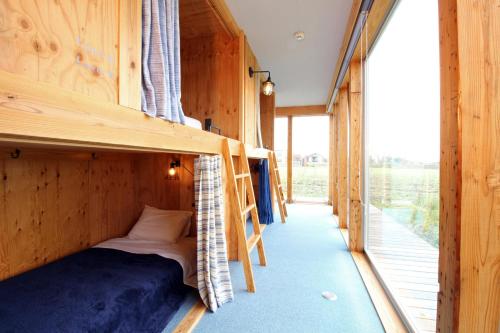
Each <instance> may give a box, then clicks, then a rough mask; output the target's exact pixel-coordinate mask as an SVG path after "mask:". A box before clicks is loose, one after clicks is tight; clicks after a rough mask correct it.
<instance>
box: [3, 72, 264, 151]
mask: <svg viewBox="0 0 500 333" xmlns="http://www.w3.org/2000/svg"><path fill="white" fill-rule="evenodd" d="M223 139H225V137H223V136H220V135H217V134H213V133H209V132H206V131H202V130H199V129H195V128H191V127H188V126H184V125H181V124H176V123H171V122H168V121H164V120H161V119H157V118H150V117H148V116H146V115H145V114H144V113H142V112H140V111H137V110H134V109H130V108H126V107H123V106H120V105H116V104H113V103H107V102H97V101H93V100H92V99H91V98H89V97H88V96H85V95H82V94H79V93H75V92H72V91H69V90H64V89H60V88H55V87H54V86H53V85H50V84H46V83H42V82H37V81H33V80H30V79H22V80H19V76H18V75H14V74H11V73H8V72H5V71H0V143H2V144H4V145H5V144H8V145H13V146H15V145H36V146H49V147H64V148H80V149H112V150H121V151H142V152H144V151H147V152H174V153H188V154H221V153H222V142H223ZM229 142H230V147H231V153H232V154H233V155H235V156H237V155H239V141H237V140H233V139H229ZM248 155H249V157H251V158H267V157H268V150H266V149H259V148H252V147H248Z"/></svg>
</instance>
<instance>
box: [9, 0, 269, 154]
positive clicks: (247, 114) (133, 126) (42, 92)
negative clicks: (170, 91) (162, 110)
mask: <svg viewBox="0 0 500 333" xmlns="http://www.w3.org/2000/svg"><path fill="white" fill-rule="evenodd" d="M179 11H180V34H181V57H182V60H181V61H182V66H181V68H182V82H183V85H182V103H183V105H184V109H185V113H186V115H187V116H190V117H193V118H196V119H198V120H199V121H200V122H203V120H204V119H205V118H211V119H212V120H214V121H215V123H216V125H217V126H218V127H219V128H222V133H221V134H222V135H218V134H215V133H211V132H208V131H203V130H200V129H196V128H192V127H189V126H185V125H181V124H177V123H172V122H168V121H164V120H161V119H157V118H151V117H148V116H147V115H145V114H144V113H143V112H141V111H140V109H141V78H142V77H141V52H142V48H141V45H142V41H141V34H142V15H141V13H142V1H141V0H133V1H121V0H112V1H108V2H97V3H94V2H90V1H88V2H87V1H81V2H77V3H75V4H74V5H71V4H69V3H65V2H41V3H39V4H38V6H23V4H22V2H17V1H3V2H2V3H1V4H0V12H3V13H6V14H8V15H6V16H5V17H6V20H5V21H3V23H2V25H3V27H2V29H0V30H1V32H0V46H1V47H0V50H1V51H0V58H1V59H2V60H0V144H1V145H4V146H16V147H18V146H36V147H38V146H43V147H63V148H78V149H91V150H96V149H105V150H109V149H111V150H121V151H142V152H176V153H189V154H220V153H222V142H223V139H225V137H228V138H230V140H229V142H230V147H231V152H232V154H233V155H239V142H240V141H241V142H244V143H245V144H247V147H248V148H247V154H248V156H249V157H251V158H267V157H268V151H267V150H266V149H259V148H254V147H255V145H256V140H255V139H254V136H255V126H256V124H255V118H256V112H257V111H256V110H255V107H256V106H255V103H253V105H252V104H251V103H249V102H248V101H247V99H249V98H248V96H250V95H251V93H248V91H247V90H248V89H255V84H251V83H249V84H246V82H245V81H246V80H247V78H246V77H245V75H244V72H245V71H244V68H245V67H246V66H247V65H248V61H247V60H246V59H248V58H251V57H249V56H248V53H251V49H250V48H249V46H248V44H245V43H246V41H245V37H244V35H243V33H242V32H241V31H240V29H239V28H238V25H237V24H236V22H235V21H234V19H233V17H232V16H231V13H230V12H229V10H228V9H227V7H226V5H225V3H224V1H221V0H183V1H181V2H180V9H179ZM200 41H204V42H202V43H200ZM198 45H200V46H199V47H198ZM228 45H229V46H230V47H228ZM252 55H253V54H252ZM228 58H230V60H231V61H230V62H229V64H228V65H227V66H225V64H227V63H228V61H227V60H228ZM253 61H254V63H256V60H255V57H253ZM254 65H255V64H254ZM211 73H215V74H213V75H212V74H211ZM218 73H219V74H220V73H224V74H223V75H222V74H220V75H219V74H218ZM207 82H211V83H214V84H212V85H211V84H207ZM253 94H254V95H255V90H254V92H253ZM252 117H254V118H253V119H252ZM249 133H250V134H249Z"/></svg>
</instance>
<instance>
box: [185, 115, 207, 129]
mask: <svg viewBox="0 0 500 333" xmlns="http://www.w3.org/2000/svg"><path fill="white" fill-rule="evenodd" d="M184 118H185V120H186V123H185V125H186V126H189V127H193V128H197V129H203V127H202V126H201V121H199V120H198V119H194V118H190V117H187V116H185V117H184Z"/></svg>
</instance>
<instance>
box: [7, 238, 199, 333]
mask: <svg viewBox="0 0 500 333" xmlns="http://www.w3.org/2000/svg"><path fill="white" fill-rule="evenodd" d="M183 276H184V274H183V269H182V265H181V264H180V263H179V262H178V261H176V260H174V259H170V258H165V257H163V256H160V255H157V254H137V253H130V252H125V251H121V250H116V249H111V248H90V249H87V250H84V251H81V252H78V253H76V254H73V255H70V256H68V257H65V258H63V259H60V260H58V261H55V262H53V263H51V264H48V265H46V266H42V267H40V268H37V269H35V270H32V271H29V272H26V273H23V274H21V275H18V276H16V277H13V278H10V279H8V280H5V281H3V282H1V283H0V323H1V325H0V331H1V332H161V331H162V330H163V329H164V328H165V327H166V326H167V324H168V322H169V321H170V319H171V318H172V316H173V315H174V314H175V312H176V311H177V310H178V308H179V307H180V305H181V304H182V302H183V301H184V298H185V296H186V294H187V293H188V292H189V291H190V290H192V288H191V287H189V286H187V285H185V284H184V283H183V281H184V278H183Z"/></svg>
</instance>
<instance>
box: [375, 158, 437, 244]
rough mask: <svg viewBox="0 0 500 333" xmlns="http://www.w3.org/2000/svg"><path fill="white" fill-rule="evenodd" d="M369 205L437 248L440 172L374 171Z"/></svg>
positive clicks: (415, 170)
mask: <svg viewBox="0 0 500 333" xmlns="http://www.w3.org/2000/svg"><path fill="white" fill-rule="evenodd" d="M369 186H370V190H369V201H370V203H371V204H372V205H374V206H376V207H377V208H379V209H381V210H383V212H384V213H386V214H388V215H389V216H391V217H393V218H394V219H395V220H396V221H398V222H399V223H403V224H405V225H406V226H407V227H409V228H410V229H412V230H413V231H414V232H415V233H416V234H418V235H419V236H420V237H422V238H423V239H425V240H426V241H427V242H429V243H430V244H431V245H433V246H435V247H437V246H438V233H439V170H438V169H425V168H418V169H417V168H413V169H410V168H388V167H376V168H374V167H372V168H370V170H369Z"/></svg>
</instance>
